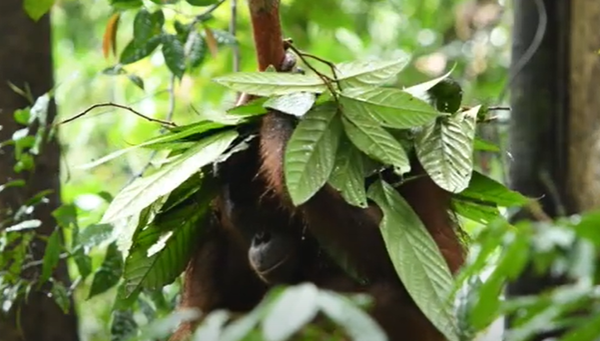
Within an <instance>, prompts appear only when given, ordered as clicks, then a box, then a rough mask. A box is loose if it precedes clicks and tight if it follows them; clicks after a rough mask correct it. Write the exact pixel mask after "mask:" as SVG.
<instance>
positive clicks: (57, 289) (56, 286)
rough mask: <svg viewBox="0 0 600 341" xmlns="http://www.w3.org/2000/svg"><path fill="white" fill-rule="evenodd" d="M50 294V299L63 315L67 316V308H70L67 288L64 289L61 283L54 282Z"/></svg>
mask: <svg viewBox="0 0 600 341" xmlns="http://www.w3.org/2000/svg"><path fill="white" fill-rule="evenodd" d="M50 293H51V294H52V299H54V302H56V304H57V305H58V306H59V307H60V309H61V310H62V311H63V313H65V314H67V313H68V312H69V308H71V296H69V292H68V291H67V288H65V286H64V285H63V284H62V283H61V282H58V281H54V282H53V283H52V289H50Z"/></svg>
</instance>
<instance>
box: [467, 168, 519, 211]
mask: <svg viewBox="0 0 600 341" xmlns="http://www.w3.org/2000/svg"><path fill="white" fill-rule="evenodd" d="M460 196H461V197H465V198H469V199H473V200H476V201H480V202H483V203H493V204H496V205H498V206H502V207H512V206H521V205H524V204H526V203H528V202H529V201H530V200H531V199H529V198H527V197H525V196H524V195H522V194H521V193H519V192H515V191H511V190H510V189H508V188H506V186H504V185H503V184H501V183H499V182H498V181H496V180H494V179H492V178H490V177H488V176H486V175H484V174H481V173H479V172H478V171H473V174H472V176H471V180H470V181H469V186H468V187H467V188H466V189H465V190H464V191H462V192H460Z"/></svg>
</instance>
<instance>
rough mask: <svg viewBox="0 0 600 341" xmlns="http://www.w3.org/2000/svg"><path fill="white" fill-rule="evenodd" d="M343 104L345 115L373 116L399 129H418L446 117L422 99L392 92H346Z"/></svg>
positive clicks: (377, 90)
mask: <svg viewBox="0 0 600 341" xmlns="http://www.w3.org/2000/svg"><path fill="white" fill-rule="evenodd" d="M340 102H341V103H342V105H343V107H344V111H352V112H355V113H356V114H357V115H365V116H366V115H368V116H371V117H373V118H374V119H375V120H376V121H377V122H379V123H380V124H382V125H383V126H386V127H390V128H396V129H408V128H413V127H419V126H422V125H424V124H427V123H431V122H433V121H434V120H435V119H436V118H437V117H439V116H441V115H443V114H442V113H440V112H438V111H436V110H435V109H434V108H433V107H432V106H431V105H429V104H427V103H425V102H423V101H421V100H420V99H418V98H415V97H413V96H412V95H410V94H408V93H406V92H404V91H402V90H399V89H393V88H377V87H369V88H367V87H360V88H349V89H345V90H344V91H343V92H342V94H341V96H340Z"/></svg>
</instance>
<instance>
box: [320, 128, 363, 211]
mask: <svg viewBox="0 0 600 341" xmlns="http://www.w3.org/2000/svg"><path fill="white" fill-rule="evenodd" d="M364 159H365V157H364V156H363V155H362V154H361V152H360V151H359V150H358V149H357V148H356V147H355V146H354V145H353V144H352V143H351V142H350V141H348V139H347V138H346V137H345V136H344V137H343V138H342V141H341V143H340V146H339V148H338V151H337V155H336V158H335V164H334V167H333V171H332V172H331V176H330V177H329V184H330V185H331V186H333V188H335V189H337V190H338V191H339V192H340V194H341V195H342V197H343V198H344V200H346V202H347V203H349V204H350V205H354V206H358V207H362V208H366V207H367V192H366V190H365V164H364Z"/></svg>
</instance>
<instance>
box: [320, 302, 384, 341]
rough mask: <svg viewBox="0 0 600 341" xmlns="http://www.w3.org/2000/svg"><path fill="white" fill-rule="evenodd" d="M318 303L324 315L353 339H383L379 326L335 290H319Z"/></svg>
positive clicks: (372, 340) (357, 340)
mask: <svg viewBox="0 0 600 341" xmlns="http://www.w3.org/2000/svg"><path fill="white" fill-rule="evenodd" d="M317 302H318V304H319V307H320V308H321V311H322V312H323V314H325V316H327V317H328V318H330V319H331V320H333V321H334V322H335V323H337V324H338V325H340V326H341V327H342V328H343V329H344V331H345V332H346V333H347V334H348V335H349V336H350V338H351V340H354V341H385V340H387V339H388V338H387V336H386V335H385V332H384V331H383V330H382V329H381V327H380V326H379V325H378V324H377V323H376V322H375V321H373V319H372V318H371V317H370V316H369V315H368V314H367V313H365V312H364V311H362V310H360V309H359V308H358V307H356V306H355V305H354V304H352V303H351V302H350V300H349V299H348V298H346V297H344V296H342V295H340V294H338V293H336V292H333V291H326V290H321V291H319V298H318V301H317Z"/></svg>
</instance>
